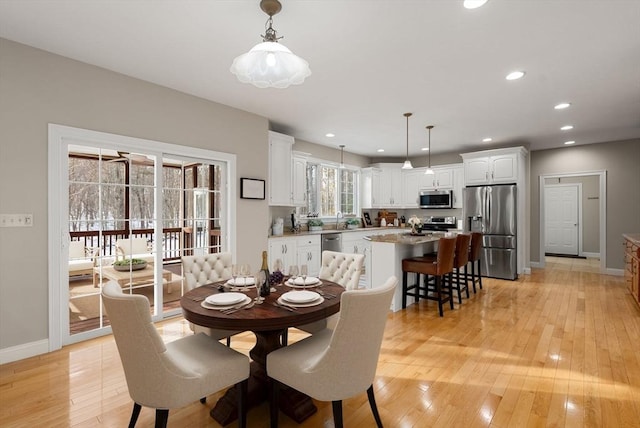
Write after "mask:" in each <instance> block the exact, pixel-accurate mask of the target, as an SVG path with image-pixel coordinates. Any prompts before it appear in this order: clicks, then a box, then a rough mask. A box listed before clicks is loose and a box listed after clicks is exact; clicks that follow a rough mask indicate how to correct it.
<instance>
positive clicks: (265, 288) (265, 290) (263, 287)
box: [256, 251, 271, 297]
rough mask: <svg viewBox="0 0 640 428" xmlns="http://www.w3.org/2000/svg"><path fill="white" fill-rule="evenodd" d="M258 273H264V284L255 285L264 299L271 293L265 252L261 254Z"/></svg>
mask: <svg viewBox="0 0 640 428" xmlns="http://www.w3.org/2000/svg"><path fill="white" fill-rule="evenodd" d="M260 271H262V272H264V282H263V283H262V284H256V287H260V288H259V290H260V296H261V297H266V296H268V295H269V294H270V293H271V285H270V284H269V278H270V274H269V264H268V263H267V252H266V251H263V252H262V267H261V268H260Z"/></svg>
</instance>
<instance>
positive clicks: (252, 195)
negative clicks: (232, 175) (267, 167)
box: [240, 178, 265, 199]
mask: <svg viewBox="0 0 640 428" xmlns="http://www.w3.org/2000/svg"><path fill="white" fill-rule="evenodd" d="M240 197H241V198H242V199H264V198H265V181H264V180H260V179H258V178H240Z"/></svg>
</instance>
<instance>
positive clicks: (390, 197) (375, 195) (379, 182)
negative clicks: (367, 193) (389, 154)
mask: <svg viewBox="0 0 640 428" xmlns="http://www.w3.org/2000/svg"><path fill="white" fill-rule="evenodd" d="M374 167H375V168H376V170H374V173H373V176H372V202H373V206H374V207H376V208H393V207H401V206H402V169H401V167H402V164H396V163H381V164H376V165H374Z"/></svg>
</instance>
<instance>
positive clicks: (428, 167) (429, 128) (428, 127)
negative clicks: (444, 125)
mask: <svg viewBox="0 0 640 428" xmlns="http://www.w3.org/2000/svg"><path fill="white" fill-rule="evenodd" d="M427 129H428V130H429V166H427V170H426V171H425V172H424V173H425V174H426V175H433V174H435V171H434V170H433V169H431V130H432V129H433V125H429V126H427Z"/></svg>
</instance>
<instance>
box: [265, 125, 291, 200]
mask: <svg viewBox="0 0 640 428" xmlns="http://www.w3.org/2000/svg"><path fill="white" fill-rule="evenodd" d="M293 143H294V139H293V137H290V136H288V135H284V134H279V133H277V132H273V131H269V183H268V186H269V205H275V206H291V205H293V189H292V172H291V166H292V151H293V149H292V147H293Z"/></svg>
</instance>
